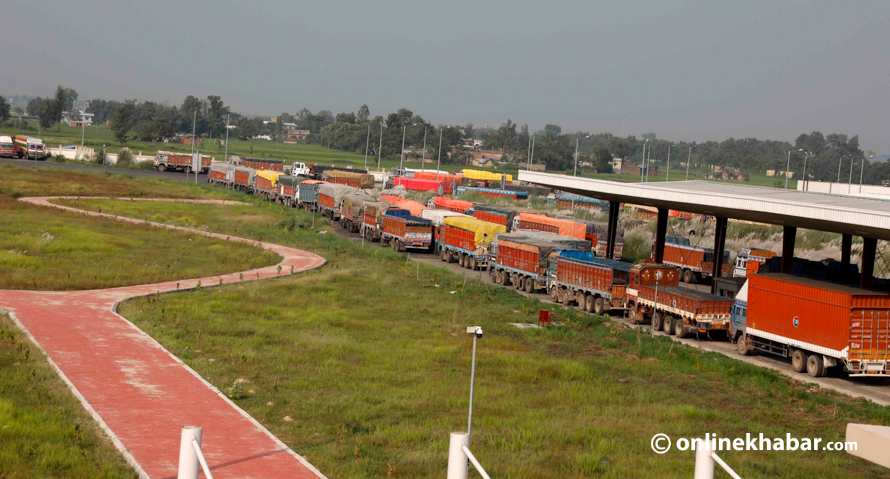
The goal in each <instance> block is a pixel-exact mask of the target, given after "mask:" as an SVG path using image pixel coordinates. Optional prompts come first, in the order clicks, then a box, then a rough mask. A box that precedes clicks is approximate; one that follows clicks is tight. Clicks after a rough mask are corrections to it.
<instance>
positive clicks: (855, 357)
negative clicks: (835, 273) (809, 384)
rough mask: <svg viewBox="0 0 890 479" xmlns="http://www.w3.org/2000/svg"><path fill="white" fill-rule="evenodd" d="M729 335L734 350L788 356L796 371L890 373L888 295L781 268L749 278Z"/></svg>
mask: <svg viewBox="0 0 890 479" xmlns="http://www.w3.org/2000/svg"><path fill="white" fill-rule="evenodd" d="M731 335H732V336H731V337H732V339H733V340H735V342H736V346H737V348H738V351H739V352H740V353H741V354H743V355H747V354H751V353H752V352H754V351H762V352H766V353H770V354H775V355H778V356H782V357H790V358H791V367H792V369H794V371H796V372H803V371H806V372H807V374H809V375H810V376H813V377H819V376H826V375H827V374H828V369H829V368H832V367H835V366H838V367H841V368H843V370H844V371H847V372H848V373H850V376H859V377H887V375H888V374H890V367H888V361H890V356H888V354H890V294H887V293H884V292H879V291H874V290H869V289H863V288H859V287H857V286H850V285H844V284H836V283H829V282H827V281H819V280H815V279H811V278H803V277H798V276H792V275H789V274H782V273H760V274H754V275H751V276H749V277H748V281H747V283H746V284H745V285H744V286H742V289H741V290H740V291H739V293H738V294H737V295H736V303H735V306H734V308H733V318H732V331H731Z"/></svg>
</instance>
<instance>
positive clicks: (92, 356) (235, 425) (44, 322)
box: [0, 197, 325, 479]
mask: <svg viewBox="0 0 890 479" xmlns="http://www.w3.org/2000/svg"><path fill="white" fill-rule="evenodd" d="M61 198H66V197H41V198H22V199H21V201H25V202H28V203H32V204H37V205H43V206H48V207H53V208H60V209H63V210H68V211H74V212H78V213H83V214H88V215H92V216H104V217H108V218H113V219H116V220H120V221H129V222H133V223H143V224H146V222H145V221H141V220H134V219H131V218H125V217H121V216H114V215H108V214H103V213H97V212H92V211H83V210H78V209H75V208H69V207H65V206H60V205H54V204H51V203H49V202H48V200H52V199H61ZM81 199H83V198H81ZM143 201H145V200H143ZM147 201H193V202H196V203H228V204H231V203H233V202H222V201H211V200H150V199H149V200H147ZM147 224H151V225H152V226H156V227H159V228H167V229H174V230H181V231H188V232H191V233H197V234H202V235H205V236H209V237H213V238H218V239H223V240H229V241H239V242H246V243H251V244H255V245H256V246H258V247H261V248H265V249H268V250H271V251H274V252H275V253H277V254H279V255H280V256H281V257H282V260H281V262H280V263H278V264H277V265H273V266H268V267H265V268H260V269H254V270H250V271H244V272H243V275H244V276H243V277H244V281H251V280H256V279H262V278H273V277H276V276H278V275H279V273H278V266H279V265H280V266H281V273H280V274H281V275H282V276H283V275H286V274H290V272H291V266H293V271H294V273H298V272H302V271H306V270H309V269H312V268H317V267H319V266H322V265H323V264H324V263H325V260H324V258H322V257H320V256H318V255H315V254H312V253H307V252H305V251H300V250H297V249H294V248H288V247H285V246H279V245H274V244H270V243H262V242H257V241H253V240H247V239H243V238H236V237H231V236H226V235H220V234H216V233H209V232H206V231H200V230H194V229H191V228H183V227H177V226H171V225H165V224H160V223H147ZM240 274H241V273H233V274H226V275H221V276H211V277H207V278H200V279H197V278H196V279H185V280H180V281H170V282H167V283H158V284H147V285H138V286H129V287H122V288H112V289H99V290H90V291H13V290H0V307H2V308H4V309H6V310H7V311H9V312H11V313H13V318H14V320H15V321H16V322H17V323H18V324H19V326H20V327H22V328H23V329H24V330H25V331H26V332H27V333H28V335H29V336H30V337H31V339H32V340H33V341H34V342H35V343H36V344H37V345H38V346H40V347H41V348H42V349H43V351H44V352H45V353H46V355H47V356H48V357H49V359H50V363H51V364H52V365H53V367H54V368H55V369H56V370H57V371H58V372H59V375H60V376H61V377H62V379H63V380H64V381H65V382H66V383H67V384H68V386H69V387H70V388H71V390H72V391H73V392H74V394H75V395H76V396H77V398H78V399H79V400H80V402H81V403H82V404H83V405H84V407H85V408H86V409H87V410H88V411H89V412H90V414H91V415H92V416H93V417H94V418H95V419H96V420H97V421H98V422H99V424H100V426H101V427H102V428H103V429H104V430H105V431H106V432H107V433H108V434H109V436H111V438H112V440H113V441H114V444H115V446H117V448H118V449H120V450H121V452H122V453H123V454H124V456H125V457H126V459H127V461H128V462H129V463H130V464H131V465H132V466H133V467H134V468H135V469H136V470H137V471H138V472H139V474H140V476H142V477H153V478H175V477H176V474H177V465H178V461H179V436H180V428H181V427H182V426H185V425H193V426H202V427H203V428H204V434H203V441H202V449H203V451H204V454H205V456H206V457H207V462H208V464H209V465H210V468H211V471H212V472H213V476H214V478H216V479H225V478H260V477H262V478H270V477H274V478H285V477H288V478H319V477H324V476H323V475H322V474H321V473H320V472H318V470H316V469H315V468H314V467H312V465H311V464H309V463H308V462H306V460H305V459H303V458H302V457H301V456H299V455H297V454H296V453H295V452H294V451H292V450H290V449H289V448H288V447H287V446H286V445H285V444H284V443H282V442H281V441H280V440H278V439H277V438H276V437H275V436H273V435H272V433H270V432H269V431H268V430H267V429H266V428H264V427H263V426H261V425H260V424H259V423H258V422H257V421H256V420H255V419H253V418H252V417H250V416H249V415H248V414H247V413H246V412H244V411H243V410H242V409H241V408H239V407H238V406H236V405H235V404H234V403H233V402H231V401H229V400H228V398H226V397H225V396H224V395H223V394H221V393H220V392H219V391H218V390H217V389H216V388H214V387H213V386H212V385H210V383H208V382H207V381H205V380H204V379H203V378H201V377H200V376H199V375H198V374H197V373H196V372H195V371H194V370H192V369H191V368H189V367H188V366H186V365H185V364H184V363H183V362H182V361H180V360H179V359H178V358H176V357H175V356H173V355H172V354H171V353H170V352H169V351H167V350H166V349H164V348H163V347H162V346H161V345H160V344H158V342H157V341H155V340H154V339H152V338H151V337H150V336H148V335H147V334H145V333H144V332H142V331H141V330H140V329H139V328H137V327H136V326H135V325H133V324H132V323H131V322H129V321H127V320H126V319H124V318H123V317H122V316H120V315H119V314H117V312H116V306H117V304H118V303H119V302H121V301H123V300H125V299H128V298H132V297H135V296H144V295H148V294H156V293H163V292H167V291H176V290H177V289H189V288H194V287H195V286H197V284H198V281H201V284H202V285H205V286H216V285H218V284H219V283H220V280H222V282H223V283H237V282H239V281H240V279H239V278H240ZM202 477H203V476H202Z"/></svg>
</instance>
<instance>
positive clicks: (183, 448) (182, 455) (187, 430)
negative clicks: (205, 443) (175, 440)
mask: <svg viewBox="0 0 890 479" xmlns="http://www.w3.org/2000/svg"><path fill="white" fill-rule="evenodd" d="M201 431H202V428H200V427H198V426H182V437H181V438H180V441H179V474H178V475H177V476H176V479H198V468H199V467H201V464H200V463H199V462H198V455H197V454H196V453H195V449H194V447H193V446H192V441H198V444H199V445H200V444H201Z"/></svg>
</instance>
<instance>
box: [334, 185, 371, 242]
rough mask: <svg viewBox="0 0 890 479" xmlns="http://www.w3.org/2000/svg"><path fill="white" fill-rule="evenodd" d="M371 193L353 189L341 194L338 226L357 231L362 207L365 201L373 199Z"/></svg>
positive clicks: (360, 221) (359, 228) (360, 223)
mask: <svg viewBox="0 0 890 479" xmlns="http://www.w3.org/2000/svg"><path fill="white" fill-rule="evenodd" d="M373 200H374V198H371V195H369V194H367V193H365V192H364V191H362V190H355V191H352V192H349V193H346V194H345V195H343V200H342V201H341V202H340V226H341V227H342V228H343V229H345V230H347V231H350V232H352V233H358V232H359V231H360V230H361V226H362V209H363V208H364V205H365V201H373Z"/></svg>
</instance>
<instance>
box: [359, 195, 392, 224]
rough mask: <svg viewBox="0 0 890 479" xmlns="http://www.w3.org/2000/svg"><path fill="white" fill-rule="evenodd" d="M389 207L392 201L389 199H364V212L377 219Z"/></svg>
mask: <svg viewBox="0 0 890 479" xmlns="http://www.w3.org/2000/svg"><path fill="white" fill-rule="evenodd" d="M390 207H392V203H390V202H389V201H373V200H369V201H365V214H366V215H371V216H373V217H374V218H376V219H378V220H379V219H380V218H382V217H383V215H384V213H386V210H387V209H388V208H390Z"/></svg>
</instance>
